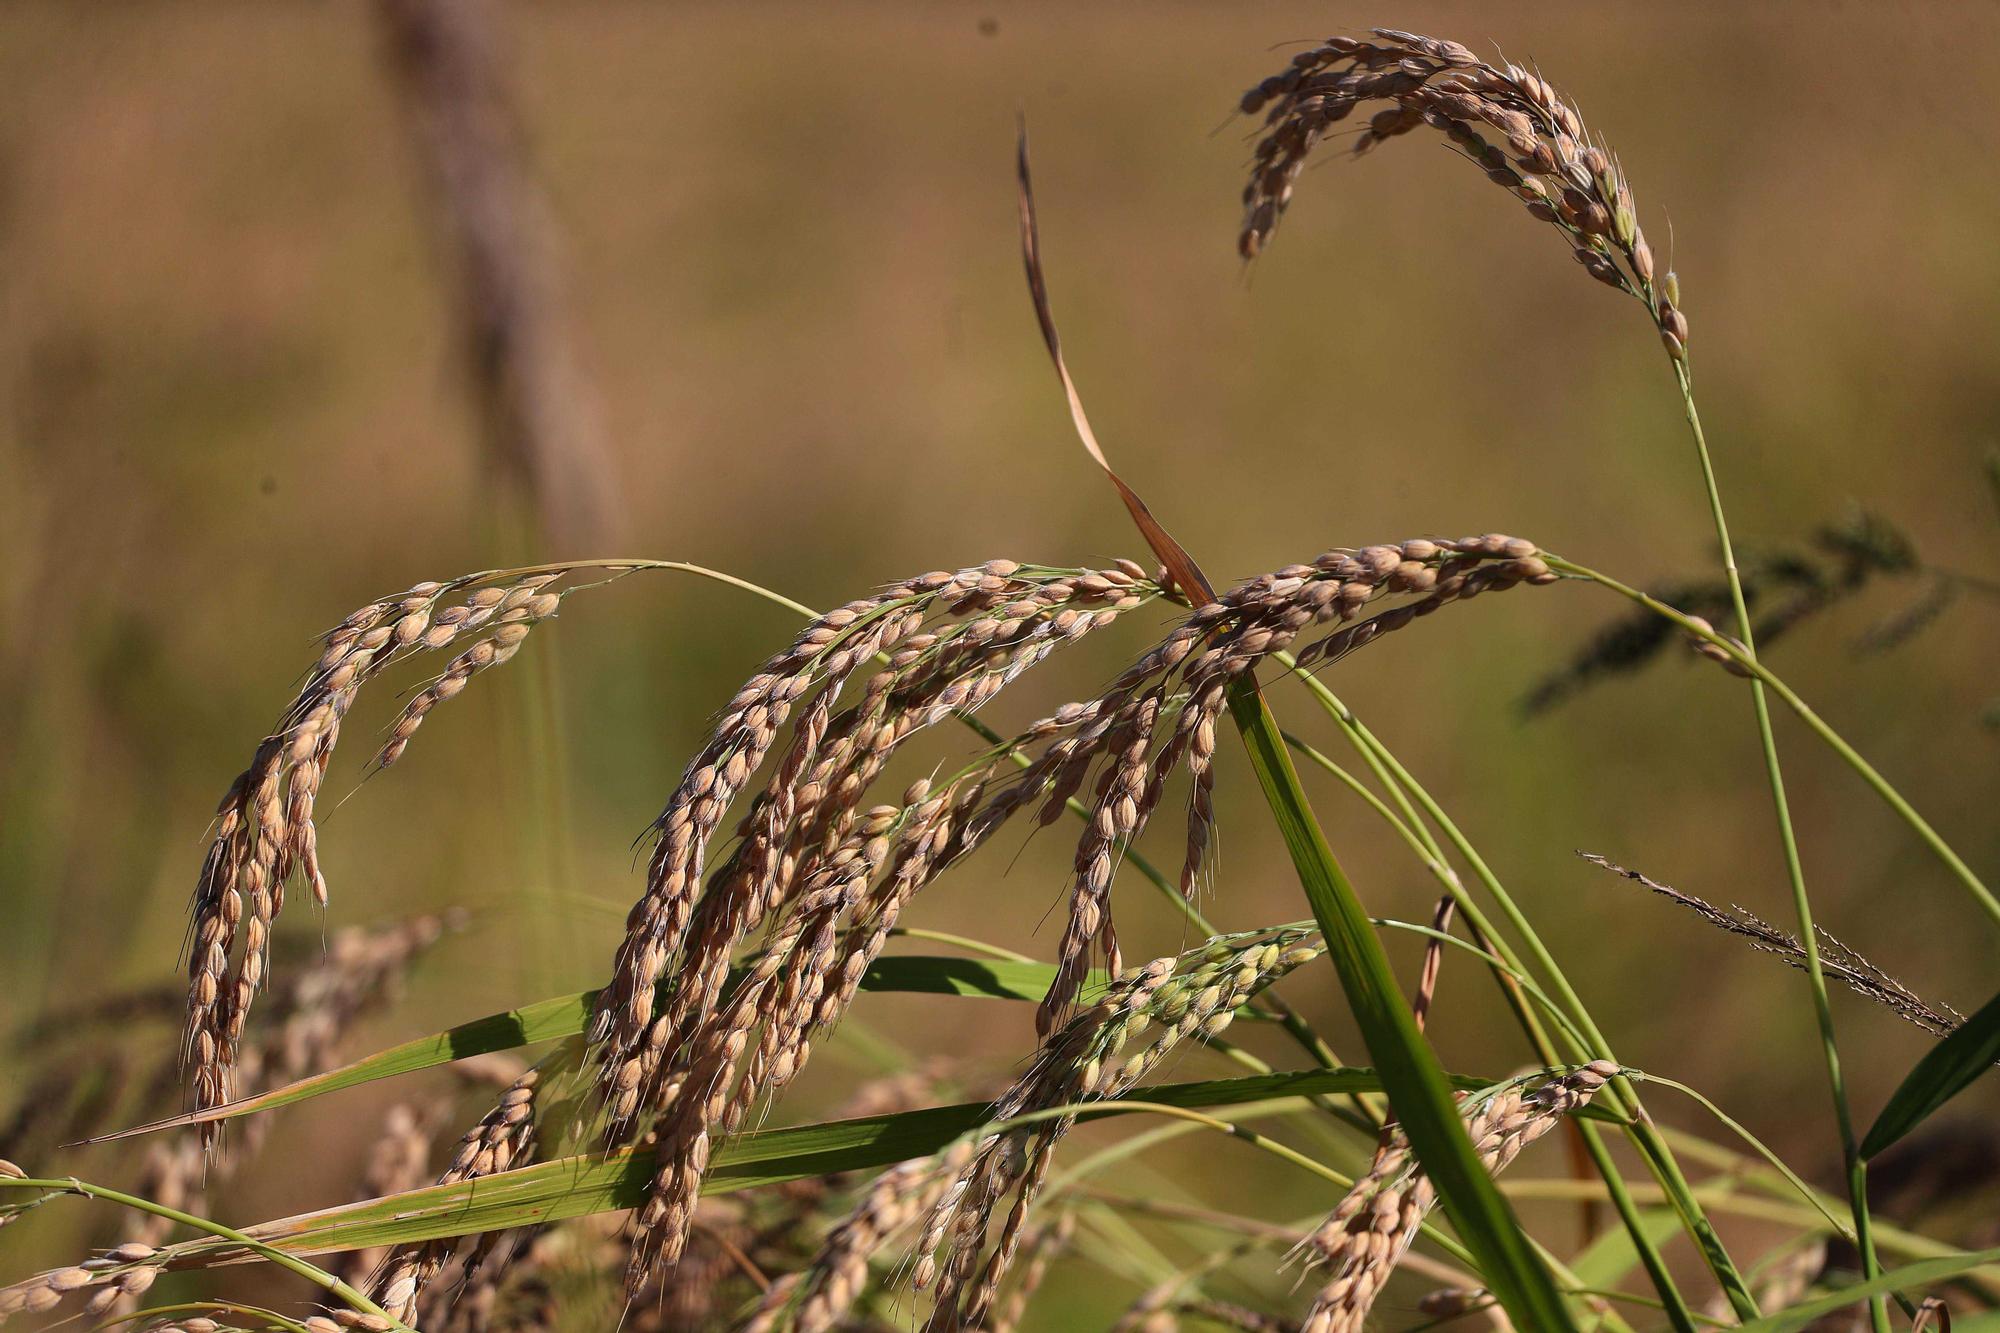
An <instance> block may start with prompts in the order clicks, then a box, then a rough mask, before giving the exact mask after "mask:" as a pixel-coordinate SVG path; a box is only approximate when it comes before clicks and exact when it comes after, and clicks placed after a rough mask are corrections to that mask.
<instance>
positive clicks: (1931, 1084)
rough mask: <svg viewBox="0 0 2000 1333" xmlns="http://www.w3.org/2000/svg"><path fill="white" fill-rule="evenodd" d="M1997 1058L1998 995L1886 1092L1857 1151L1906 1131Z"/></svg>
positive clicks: (1878, 1147)
mask: <svg viewBox="0 0 2000 1333" xmlns="http://www.w3.org/2000/svg"><path fill="white" fill-rule="evenodd" d="M1996 1061H2000V995H1995V996H1994V997H1993V998H1992V999H1990V1000H1988V1001H1987V1002H1986V1003H1985V1004H1984V1005H1982V1006H1980V1009H1979V1012H1978V1013H1976V1014H1974V1015H1973V1016H1972V1017H1970V1018H1968V1019H1966V1020H1965V1021H1964V1022H1963V1023H1961V1024H1959V1025H1958V1026H1957V1027H1956V1028H1954V1029H1953V1030H1952V1033H1951V1035H1950V1036H1948V1037H1946V1038H1945V1039H1944V1040H1943V1041H1941V1042H1939V1043H1938V1044H1937V1045H1936V1046H1933V1047H1932V1048H1931V1049H1930V1050H1928V1051H1926V1052H1925V1053H1924V1058H1923V1059H1921V1060H1919V1061H1917V1067H1916V1068H1915V1069H1912V1070H1911V1071H1910V1073H1909V1076H1908V1077H1907V1078H1905V1079H1904V1080H1903V1082H1902V1084H1901V1085H1900V1086H1899V1087H1898V1088H1897V1089H1896V1091H1895V1092H1894V1093H1893V1094H1892V1095H1891V1096H1890V1098H1889V1102H1888V1105H1886V1106H1884V1107H1883V1108H1882V1113H1881V1114H1880V1115H1879V1116H1877V1117H1876V1118H1875V1123H1874V1124H1873V1125H1872V1126H1870V1127H1869V1130H1868V1133H1867V1135H1866V1136H1865V1137H1863V1138H1862V1140H1861V1156H1862V1157H1863V1158H1864V1159H1866V1158H1873V1157H1875V1156H1876V1155H1878V1154H1879V1153H1881V1152H1882V1150H1883V1149H1885V1148H1887V1147H1888V1146H1889V1145H1890V1144H1892V1143H1894V1142H1896V1141H1897V1140H1898V1139H1900V1138H1902V1137H1903V1136H1904V1135H1905V1134H1908V1133H1909V1132H1910V1131H1911V1130H1913V1129H1915V1128H1916V1127H1917V1126H1918V1125H1920V1124H1922V1123H1923V1122H1924V1121H1925V1120H1926V1119H1928V1118H1929V1117H1930V1116H1931V1114H1932V1113H1933V1112H1935V1111H1936V1110H1937V1109H1938V1108H1939V1107H1940V1106H1943V1105H1944V1104H1945V1103H1946V1102H1948V1101H1950V1100H1951V1099H1952V1098H1953V1097H1956V1096H1957V1095H1958V1094H1959V1093H1961V1092H1963V1091H1965V1089H1966V1088H1967V1087H1969V1086H1971V1084H1972V1082H1973V1080H1975V1079H1977V1078H1978V1077H1979V1076H1980V1075H1981V1074H1984V1073H1985V1072H1986V1071H1987V1070H1989V1069H1991V1068H1993V1065H1994V1063H1995V1062H1996Z"/></svg>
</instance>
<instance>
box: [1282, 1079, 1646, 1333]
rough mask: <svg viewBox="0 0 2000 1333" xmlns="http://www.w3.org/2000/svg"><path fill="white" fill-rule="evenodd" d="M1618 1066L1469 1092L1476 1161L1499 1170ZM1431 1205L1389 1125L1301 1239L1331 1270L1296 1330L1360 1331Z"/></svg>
mask: <svg viewBox="0 0 2000 1333" xmlns="http://www.w3.org/2000/svg"><path fill="white" fill-rule="evenodd" d="M1618 1073H1619V1068H1618V1066H1617V1065H1615V1064H1612V1063H1611V1062H1610V1061H1606V1060H1598V1061H1593V1062H1592V1063H1590V1064H1587V1065H1584V1066H1583V1067H1582V1068H1580V1069H1575V1070H1572V1071H1570V1072H1569V1073H1566V1074H1560V1075H1544V1076H1538V1077H1536V1078H1533V1079H1529V1080H1525V1081H1517V1082H1514V1083H1510V1084H1507V1085H1505V1086H1504V1087H1502V1088H1501V1089H1500V1090H1498V1091H1497V1092H1494V1093H1492V1094H1490V1095H1487V1096H1483V1097H1480V1098H1477V1099H1472V1100H1468V1103H1467V1105H1466V1106H1465V1107H1464V1108H1463V1112H1464V1114H1465V1117H1466V1126H1465V1128H1466V1132H1467V1134H1468V1135H1469V1136H1470V1137H1471V1139H1472V1146H1473V1148H1474V1149H1475V1150H1476V1151H1477V1152H1478V1153H1479V1160H1480V1162H1481V1164H1482V1165H1484V1166H1485V1167H1486V1169H1487V1171H1488V1172H1490V1173H1492V1174H1495V1175H1497V1174H1499V1173H1500V1171H1502V1170H1503V1169H1505V1168H1506V1166H1507V1165H1508V1164H1509V1163H1511V1162H1512V1161H1513V1160H1514V1158H1515V1157H1517V1156H1519V1155H1520V1152H1521V1150H1522V1149H1523V1148H1525V1147H1527V1146H1528V1145H1529V1144H1530V1143H1533V1142H1534V1141H1535V1140H1536V1139H1538V1138H1540V1137H1541V1136H1542V1135H1544V1134H1546V1133H1548V1132H1549V1131H1550V1130H1551V1129H1554V1128H1555V1127H1556V1124H1557V1123H1558V1122H1559V1121H1560V1120H1561V1119H1562V1118H1563V1117H1564V1116H1566V1115H1568V1114H1570V1113H1571V1112H1573V1111H1576V1110H1579V1109H1581V1108H1582V1107H1584V1106H1586V1105H1588V1104H1589V1102H1590V1100H1591V1098H1593V1097H1595V1096H1596V1095H1597V1090H1598V1089H1599V1088H1601V1087H1603V1086H1604V1085H1605V1083H1606V1082H1608V1081H1609V1080H1610V1079H1612V1078H1614V1077H1616V1076H1617V1075H1618ZM1436 1206H1437V1190H1436V1187H1435V1186H1433V1185H1432V1184H1431V1182H1430V1180H1429V1178H1428V1177H1427V1176H1425V1175H1424V1173H1423V1169H1422V1167H1420V1166H1419V1165H1418V1164H1417V1160H1416V1158H1415V1156H1414V1155H1413V1154H1412V1153H1411V1152H1410V1145H1409V1141H1408V1139H1406V1138H1405V1137H1404V1136H1403V1134H1402V1133H1401V1131H1399V1130H1398V1131H1392V1132H1391V1133H1390V1135H1389V1136H1388V1138H1387V1140H1386V1141H1385V1142H1384V1143H1383V1145H1382V1146H1381V1148H1379V1149H1378V1150H1377V1151H1376V1153H1375V1159H1374V1161H1373V1162H1371V1163H1370V1164H1369V1168H1368V1174H1367V1175H1365V1176H1363V1177H1362V1178H1361V1179H1360V1180H1357V1181H1356V1182H1355V1183H1354V1188H1353V1189H1351V1190H1349V1191H1348V1192H1347V1194H1346V1195H1345V1196H1344V1197H1342V1199H1341V1201H1340V1203H1339V1204H1338V1205H1336V1206H1335V1208H1334V1210H1333V1212H1332V1213H1331V1214H1329V1215H1328V1217H1327V1219H1326V1221H1325V1222H1323V1223H1322V1224H1321V1225H1320V1227H1319V1229H1318V1230H1317V1231H1315V1232H1313V1233H1312V1235H1311V1236H1309V1237H1307V1238H1306V1240H1305V1241H1304V1242H1303V1243H1302V1244H1301V1246H1300V1251H1301V1253H1303V1254H1304V1255H1305V1256H1306V1258H1307V1261H1308V1262H1309V1263H1312V1264H1314V1265H1316V1266H1324V1267H1325V1268H1327V1269H1328V1270H1329V1272H1330V1276H1329V1277H1328V1279H1327V1281H1326V1283H1325V1284H1324V1285H1323V1286H1322V1287H1321V1288H1320V1290H1319V1294H1318V1295H1316V1296H1315V1297H1314V1298H1313V1304H1312V1309H1311V1311H1309V1312H1308V1313H1307V1315H1306V1319H1305V1323H1304V1324H1303V1326H1302V1330H1301V1333H1361V1329H1362V1327H1363V1324H1364V1322H1365V1321H1366V1320H1367V1318H1368V1312H1369V1310H1371V1309H1372V1308H1373V1307H1374V1305H1375V1298H1376V1297H1377V1296H1379V1295H1381V1293H1382V1288H1383V1286H1384V1285H1386V1284H1387V1282H1388V1280H1389V1275H1390V1274H1391V1273H1392V1272H1394V1271H1395V1268H1396V1265H1397V1263H1398V1262H1400V1261H1401V1259H1402V1257H1403V1255H1404V1253H1405V1252H1406V1251H1407V1250H1408V1249H1409V1248H1410V1245H1411V1244H1412V1243H1413V1242H1414V1241H1415V1240H1416V1238H1417V1230H1418V1228H1419V1227H1421V1226H1422V1225H1423V1221H1424V1218H1425V1217H1427V1216H1429V1214H1430V1211H1431V1209H1433V1208H1434V1207H1436Z"/></svg>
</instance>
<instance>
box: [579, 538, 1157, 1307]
mask: <svg viewBox="0 0 2000 1333" xmlns="http://www.w3.org/2000/svg"><path fill="white" fill-rule="evenodd" d="M1157 596H1158V588H1157V586H1156V585H1155V584H1153V583H1152V582H1151V581H1150V580H1148V579H1146V578H1145V577H1144V575H1143V574H1142V573H1141V571H1140V570H1139V567H1138V566H1136V565H1132V564H1129V563H1121V564H1119V565H1115V566H1112V567H1110V568H1106V569H1100V570H1074V569H1072V570H1058V569H1051V568H1047V567H1033V566H1024V565H1021V564H1019V563H1018V562H1015V561H1012V560H994V561H989V562H987V563H986V564H984V565H979V566H973V567H969V568H966V569H961V570H959V571H957V572H955V573H953V572H947V571H937V572H934V573H930V574H925V575H921V576H919V577H917V578H913V579H907V580H904V581H902V582H899V583H897V584H894V585H891V586H890V587H888V588H885V589H883V590H881V591H880V592H878V593H877V594H876V595H875V596H873V597H870V598H866V599H863V600H861V601H857V602H851V603H849V604H848V605H846V606H844V607H841V608H838V609H836V610H834V611H831V612H828V613H826V614H825V615H823V616H820V617H819V618H817V619H816V620H814V621H813V622H812V623H811V624H810V625H808V626H807V628H806V629H805V631H804V632H803V633H802V634H801V635H800V636H799V637H798V639H797V640H796V641H795V642H794V643H793V644H792V646H791V647H790V648H789V649H787V650H786V651H785V652H784V653H781V654H779V655H778V656H777V657H775V658H773V659H772V660H771V661H769V662H767V663H766V664H765V667H764V669H763V670H762V671H760V672H759V673H758V674H757V675H755V676H754V677H752V678H751V680H750V681H749V682H748V683H747V684H746V685H745V686H744V687H743V689H742V690H741V691H740V692H739V693H738V694H737V696H736V698H735V699H733V700H732V701H731V702H730V704H729V705H728V706H727V708H726V709H725V710H724V712H723V714H722V716H721V718H720V719H719V720H718V721H717V723H716V725H715V727H714V729H713V731H712V732H711V734H710V736H709V738H708V741H707V742H706V743H705V744H704V746H703V747H702V749H701V751H700V752H699V753H698V754H697V755H696V757H695V759H694V760H693V762H692V763H691V764H690V765H689V767H688V769H687V772H686V774H685V775H684V777H683V779H682V781H681V783H680V786H679V787H678V789H677V790H676V791H675V793H674V796H673V798H672V800H671V801H670V802H669V803H668V805H667V808H666V810H665V811H664V812H663V813H662V814H661V816H660V818H659V820H658V821H656V824H655V830H654V831H655V835H656V838H657V841H656V845H655V848H654V852H653V855H652V857H651V860H650V863H649V866H648V871H647V883H646V889H645V892H644V894H643V895H642V896H641V898H640V900H639V901H638V903H637V904H635V906H634V907H633V909H632V912H631V914H630V916H629V917H628V920H627V933H626V937H625V940H624V941H623V943H622V944H621V945H620V947H619V950H618V954H617V957H616V960H615V963H614V971H613V977H612V981H611V984H610V985H609V986H607V987H606V988H605V991H604V993H603V997H602V998H601V1000H600V1002H599V1008H598V1012H597V1014H596V1016H595V1019H594V1022H593V1026H592V1029H591V1033H590V1036H591V1041H592V1044H593V1049H594V1053H595V1059H596V1066H597V1069H598V1080H599V1086H600V1089H601V1091H602V1095H603V1100H604V1104H605V1109H606V1119H607V1121H608V1125H609V1129H610V1133H611V1135H612V1136H613V1137H614V1138H623V1137H627V1136H629V1135H630V1134H631V1133H632V1132H633V1130H634V1129H635V1127H636V1126H637V1124H638V1123H639V1121H640V1120H641V1119H642V1117H647V1116H650V1117H652V1119H653V1122H654V1132H655V1134H656V1136H657V1142H658V1147H657V1155H658V1159H659V1173H658V1177H657V1179H656V1181H655V1185H654V1189H653V1191H652V1194H651V1196H650V1197H649V1199H648V1200H647V1203H646V1205H645V1206H644V1207H643V1208H642V1209H641V1211H640V1215H639V1221H640V1236H641V1241H640V1244H639V1246H638V1247H637V1249H636V1250H635V1255H634V1265H633V1270H632V1274H631V1285H632V1286H633V1288H634V1289H635V1290H636V1289H638V1288H639V1287H641V1286H643V1285H644V1283H645V1281H646V1280H647V1278H648V1276H649V1275H650V1274H651V1272H652V1271H653V1270H654V1268H655V1266H656V1265H659V1264H671V1263H672V1262H674V1261H675V1260H676V1259H677V1258H678V1256H679V1254H680V1251H681V1249H682V1247H683V1246H684V1245H685V1243H686V1238H687V1229H688V1225H689V1222H690V1220H691V1218H692V1215H693V1205H694V1199H695V1196H696V1194H697V1192H698V1190H699V1186H700V1181H701V1179H702V1177H703V1175H704V1174H705V1173H706V1170H707V1163H708V1157H709V1154H710V1151H711V1148H712V1145H713V1141H714V1138H715V1136H716V1135H717V1134H719V1133H727V1132H729V1131H730V1130H731V1129H733V1128H734V1127H735V1126H736V1125H738V1124H739V1123H740V1122H741V1121H742V1119H743V1117H744V1115H745V1114H746V1113H747V1111H748V1109H749V1108H750V1107H751V1106H752V1105H753V1104H755V1102H756V1101H757V1099H758V1098H760V1097H767V1096H769V1095H771V1094H773V1093H775V1092H776V1091H777V1090H779V1089H781V1088H782V1087H784V1086H785V1084H787V1083H788V1082H789V1081H790V1080H791V1079H792V1078H793V1077H795V1076H796V1075H797V1073H798V1071H799V1070H800V1069H801V1068H802V1067H803V1066H804V1064H805V1062H806V1060H807V1059H808V1058H809V1056H810V1054H811V1051H812V1043H813V1039H814V1036H815V1034H817V1033H818V1032H820V1031H823V1030H824V1029H825V1028H826V1027H827V1026H828V1025H830V1024H831V1023H832V1022H834V1021H835V1020H836V1019H837V1018H838V1017H839V1015H840V1014H841V1013H842V1012H843V1011H844V1009H845V1007H846V1005H847V1004H848V1002H849V1001H850V1000H851V999H852V998H853V995H854V992H855V990H856V988H857V987H858V985H859V982H860V978H861V974H862V972H863V971H864V970H865V969H866V967H867V965H868V963H869V962H871V961H872V960H873V958H874V956H875V954H876V953H877V952H878V951H879V950H880V948H881V946H882V943H883V942H884V940H886V938H887V937H888V933H889V931H890V930H891V929H892V928H893V926H894V924H895V921H896V919H897V917H898V915H899V914H900V913H901V911H902V909H903V907H904V905H905V904H907V903H908V902H909V900H910V899H911V898H912V897H914V896H915V894H916V893H918V892H919V891H921V890H922V888H923V887H924V886H925V885H927V884H928V883H929V882H930V881H931V880H932V879H933V878H935V876H936V875H937V874H938V873H939V872H940V871H941V870H942V869H943V868H944V867H945V865H947V864H948V863H949V862H950V861H951V860H952V859H953V857H954V856H956V855H958V854H959V853H960V852H961V851H962V842H961V831H962V819H963V815H964V813H965V810H966V809H967V807H968V806H969V804H970V803H971V802H973V801H974V800H976V799H977V797H978V795H979V792H980V790H981V787H982V782H981V780H980V779H979V777H978V776H977V775H976V774H973V775H967V776H966V777H964V778H962V779H960V780H954V781H950V782H946V783H943V784H940V785H938V786H936V788H935V789H933V784H931V783H929V782H920V783H918V784H916V785H915V786H913V787H911V788H909V789H908V790H906V791H905V792H904V793H903V794H902V798H901V800H900V802H899V803H896V804H886V805H868V804H866V803H865V802H866V798H867V796H868V794H869V792H870V790H871V788H872V787H873V786H874V785H875V783H876V782H877V780H878V778H879V777H880V775H881V773H882V771H883V769H884V768H885V766H886V765H887V763H888V762H889V760H890V759H891V758H892V757H893V755H894V754H895V753H896V751H897V750H898V749H899V748H900V747H901V746H902V745H903V744H904V743H905V742H906V741H907V740H908V739H909V738H910V737H912V736H914V735H916V734H917V733H919V732H921V731H923V730H925V729H926V728H929V727H932V726H935V725H936V724H937V723H938V722H940V721H943V720H945V719H946V718H949V717H951V716H953V715H954V714H960V713H965V712H969V711H971V710H974V709H977V708H979V707H980V706H982V705H983V704H985V703H986V702H987V701H989V700H990V699H992V698H993V697H994V696H995V695H997V694H998V693H999V692H1000V691H1001V690H1002V689H1004V688H1005V687H1006V686H1007V685H1009V684H1010V683H1012V682H1013V681H1014V680H1016V679H1017V678H1019V676H1020V675H1021V674H1022V673H1023V672H1025V671H1027V670H1028V669H1030V668H1031V667H1033V666H1035V665H1036V664H1037V663H1039V662H1041V661H1042V660H1044V659H1045V658H1046V657H1047V656H1048V655H1049V654H1050V653H1052V652H1054V651H1055V650H1056V649H1057V648H1059V647H1061V646H1063V645H1064V644H1068V643H1073V642H1075V641H1077V640H1078V639H1081V638H1083V637H1084V636H1085V635H1087V634H1090V633H1091V632H1093V631H1094V630H1096V629H1099V628H1101V627H1103V626H1105V625H1107V624H1110V623H1111V622H1112V621H1114V620H1115V619H1116V618H1117V617H1118V616H1120V615H1122V614H1124V613H1126V612H1128V611H1130V610H1133V609H1135V608H1137V607H1139V606H1143V605H1145V604H1146V603H1147V602H1148V601H1150V600H1152V599H1153V598H1155V597H1157ZM850 685H857V686H858V689H855V690H854V691H853V692H852V697H851V698H850V697H849V686H850ZM787 729H789V739H786V740H783V742H782V743H781V738H782V737H784V736H785V734H786V732H787ZM767 761H768V766H769V771H768V775H767V777H766V779H765V782H764V784H763V786H762V788H761V790H758V791H757V792H756V793H755V794H754V795H753V796H751V797H750V799H749V800H748V802H747V805H746V808H745V811H744V814H743V815H742V817H741V819H740V821H739V822H738V823H737V825H736V839H735V842H734V845H733V846H732V847H731V848H730V849H729V850H728V853H727V855H725V856H724V857H722V858H721V860H720V863H719V864H717V865H715V866H714V867H713V868H710V867H709V866H708V864H707V863H708V859H709V858H708V853H709V847H710V843H711V842H712V841H714V840H715V838H716V835H717V832H718V830H719V829H720V828H721V826H722V822H723V819H724V817H725V815H726V814H727V812H728V811H729V809H730V807H731V806H732V805H733V804H734V803H735V802H736V801H737V799H738V797H739V796H741V795H743V794H744V793H745V792H746V791H748V790H749V788H750V785H751V783H752V779H753V776H754V775H756V774H757V773H759V772H760V770H763V769H764V768H765V766H766V764H767ZM759 928H763V929H764V930H765V931H766V933H767V935H768V936H769V939H768V942H767V944H766V946H765V948H764V949H763V950H762V951H761V952H760V954H759V956H758V959H757V961H756V962H755V963H754V964H753V965H752V970H751V973H750V975H749V976H748V977H747V978H746V979H745V980H744V981H743V982H742V983H741V984H740V985H739V986H738V987H737V988H736V990H735V991H734V992H733V993H732V994H731V995H730V996H729V997H728V998H727V1000H725V997H724V984H725V982H726V981H727V979H728V975H729V968H730V962H731V959H732V957H733V956H734V954H735V952H736V951H737V949H738V948H739V947H740V946H741V945H742V944H743V943H744V942H745V941H746V940H747V939H748V938H749V937H750V936H751V934H752V933H753V932H754V931H756V930H758V929H759Z"/></svg>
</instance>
